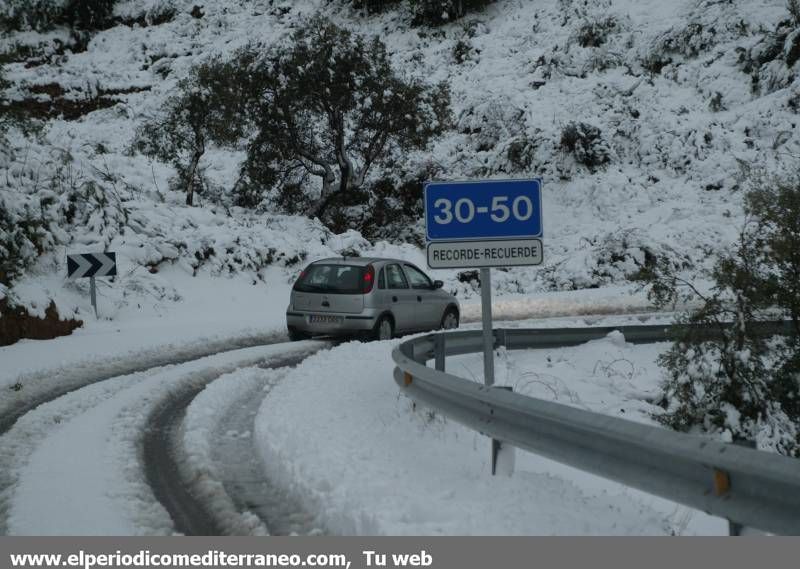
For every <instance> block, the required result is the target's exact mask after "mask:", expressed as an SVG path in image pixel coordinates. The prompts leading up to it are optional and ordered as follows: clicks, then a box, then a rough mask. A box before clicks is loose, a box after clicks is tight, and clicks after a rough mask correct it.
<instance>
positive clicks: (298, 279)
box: [292, 271, 306, 288]
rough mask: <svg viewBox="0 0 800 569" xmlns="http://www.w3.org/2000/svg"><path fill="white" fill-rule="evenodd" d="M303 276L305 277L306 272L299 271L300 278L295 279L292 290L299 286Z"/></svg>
mask: <svg viewBox="0 0 800 569" xmlns="http://www.w3.org/2000/svg"><path fill="white" fill-rule="evenodd" d="M304 276H306V272H305V271H300V276H299V277H297V280H296V281H294V286H293V287H292V288H297V285H299V284H300V282H302V280H303V277H304Z"/></svg>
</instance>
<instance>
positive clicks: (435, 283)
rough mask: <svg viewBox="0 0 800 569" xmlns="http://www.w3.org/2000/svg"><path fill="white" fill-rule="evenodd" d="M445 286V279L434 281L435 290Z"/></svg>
mask: <svg viewBox="0 0 800 569" xmlns="http://www.w3.org/2000/svg"><path fill="white" fill-rule="evenodd" d="M443 286H444V282H443V281H433V290H436V289H437V288H442V287H443Z"/></svg>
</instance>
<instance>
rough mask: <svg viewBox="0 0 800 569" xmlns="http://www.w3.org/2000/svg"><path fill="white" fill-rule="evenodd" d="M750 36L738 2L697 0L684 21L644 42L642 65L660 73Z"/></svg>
mask: <svg viewBox="0 0 800 569" xmlns="http://www.w3.org/2000/svg"><path fill="white" fill-rule="evenodd" d="M749 32H750V28H749V25H748V23H747V21H746V20H745V19H743V18H742V15H741V10H740V7H739V6H738V5H737V2H709V1H707V0H695V1H694V2H693V3H692V5H691V6H690V7H689V9H688V11H687V14H686V18H685V20H684V21H682V22H680V23H678V24H674V25H672V26H670V27H669V28H667V29H665V30H662V31H658V32H656V33H655V34H654V35H653V36H652V37H651V38H649V39H648V40H646V41H645V42H644V44H643V47H642V50H641V52H640V55H639V61H640V64H641V65H642V67H644V68H645V69H646V70H648V71H650V72H652V73H660V72H661V70H662V68H664V67H665V66H667V65H669V64H671V63H673V62H674V61H680V60H682V59H683V60H685V59H691V58H696V57H700V56H702V55H706V54H708V55H711V53H712V48H714V47H715V46H717V45H719V44H721V43H723V42H725V41H731V40H734V39H737V38H740V37H743V36H745V35H747V34H748V33H749Z"/></svg>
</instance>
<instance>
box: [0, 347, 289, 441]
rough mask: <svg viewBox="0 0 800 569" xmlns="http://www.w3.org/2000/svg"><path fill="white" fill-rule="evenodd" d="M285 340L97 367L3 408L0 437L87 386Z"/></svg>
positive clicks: (188, 349)
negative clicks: (28, 415)
mask: <svg viewBox="0 0 800 569" xmlns="http://www.w3.org/2000/svg"><path fill="white" fill-rule="evenodd" d="M286 340H287V338H286V336H285V335H284V334H283V333H274V332H273V333H269V334H261V335H253V336H244V337H239V338H233V339H227V340H217V341H213V342H208V343H204V344H203V345H202V346H198V345H197V344H192V345H190V346H185V347H180V348H176V349H174V350H172V351H170V352H168V353H161V354H149V353H148V354H131V355H130V358H128V359H127V361H122V362H115V363H114V365H109V366H103V365H102V364H98V365H97V366H96V367H95V368H94V369H91V370H89V371H87V372H85V373H83V374H82V376H81V377H80V378H67V379H66V380H65V381H63V382H58V384H57V385H58V386H57V387H53V388H52V389H48V390H46V391H43V392H42V393H39V394H37V395H35V396H33V397H31V398H29V399H27V400H25V401H19V402H15V403H14V405H13V406H11V407H9V408H0V436H3V435H5V434H6V433H7V432H8V431H10V430H11V428H12V427H13V426H14V424H15V423H16V422H17V421H18V420H19V419H20V417H22V416H23V415H25V414H26V413H28V412H30V411H32V410H33V409H36V408H37V407H38V406H40V405H42V404H44V403H48V402H50V401H53V400H55V399H58V398H59V397H63V396H64V395H66V394H68V393H71V392H73V391H76V390H78V389H81V388H83V387H86V386H87V385H91V384H93V383H99V382H101V381H106V380H109V379H113V378H115V377H119V376H121V375H130V374H134V373H140V372H145V371H148V370H151V369H154V368H157V367H163V366H167V365H177V364H182V363H187V362H190V361H193V360H197V359H200V358H203V357H207V356H214V355H217V354H221V353H224V352H230V351H233V350H239V349H242V348H251V347H255V346H266V345H270V344H277V343H280V342H285V341H286ZM50 373H51V372H48V375H50Z"/></svg>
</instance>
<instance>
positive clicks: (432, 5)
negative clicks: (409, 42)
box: [410, 0, 494, 26]
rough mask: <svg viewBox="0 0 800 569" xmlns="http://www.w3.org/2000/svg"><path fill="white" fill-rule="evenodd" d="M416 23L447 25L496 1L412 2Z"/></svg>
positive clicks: (423, 0)
mask: <svg viewBox="0 0 800 569" xmlns="http://www.w3.org/2000/svg"><path fill="white" fill-rule="evenodd" d="M410 2H411V6H412V8H413V10H414V22H415V23H416V24H424V25H429V26H438V25H441V24H446V23H447V22H451V21H453V20H456V19H458V18H460V17H462V16H463V15H464V14H466V13H467V12H470V11H474V10H479V9H481V8H483V7H484V6H486V5H487V4H491V3H492V2H494V0H410Z"/></svg>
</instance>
